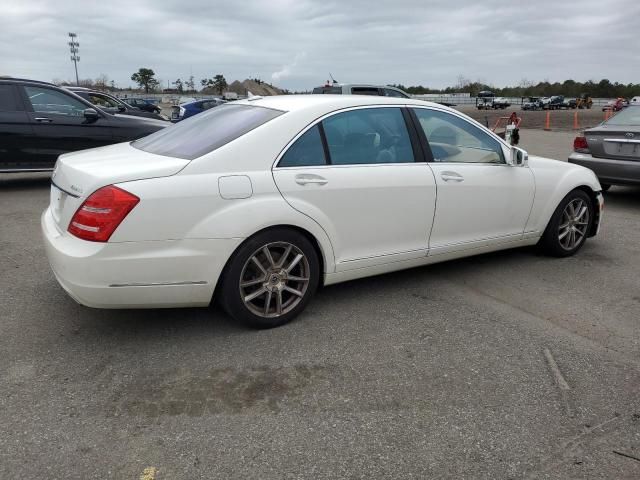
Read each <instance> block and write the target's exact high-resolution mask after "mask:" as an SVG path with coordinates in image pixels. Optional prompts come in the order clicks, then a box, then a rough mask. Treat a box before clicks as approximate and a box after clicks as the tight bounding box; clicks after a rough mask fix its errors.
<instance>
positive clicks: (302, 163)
mask: <svg viewBox="0 0 640 480" xmlns="http://www.w3.org/2000/svg"><path fill="white" fill-rule="evenodd" d="M325 163H326V161H325V158H324V147H323V146H322V137H321V136H320V128H319V127H318V125H315V126H314V127H313V128H311V129H309V130H307V131H306V132H305V133H304V134H303V135H302V136H301V137H300V138H298V140H296V141H295V143H294V144H293V145H291V147H290V148H289V150H287V153H285V154H284V155H283V157H282V159H280V162H279V163H278V166H279V167H308V166H315V165H324V164H325Z"/></svg>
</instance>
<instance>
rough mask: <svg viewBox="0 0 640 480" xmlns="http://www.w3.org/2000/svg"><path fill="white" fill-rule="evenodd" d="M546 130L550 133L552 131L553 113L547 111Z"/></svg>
mask: <svg viewBox="0 0 640 480" xmlns="http://www.w3.org/2000/svg"><path fill="white" fill-rule="evenodd" d="M544 129H545V130H547V131H549V130H551V112H550V111H548V110H547V118H546V120H545V122H544Z"/></svg>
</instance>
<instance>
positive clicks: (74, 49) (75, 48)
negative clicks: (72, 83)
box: [69, 32, 80, 86]
mask: <svg viewBox="0 0 640 480" xmlns="http://www.w3.org/2000/svg"><path fill="white" fill-rule="evenodd" d="M69 38H70V39H71V41H70V42H69V50H70V51H71V60H72V61H73V66H74V67H75V68H76V85H77V86H80V80H79V79H78V62H79V61H80V56H79V55H78V53H79V52H80V44H79V43H78V42H77V41H76V39H77V38H78V35H76V34H75V33H71V32H69Z"/></svg>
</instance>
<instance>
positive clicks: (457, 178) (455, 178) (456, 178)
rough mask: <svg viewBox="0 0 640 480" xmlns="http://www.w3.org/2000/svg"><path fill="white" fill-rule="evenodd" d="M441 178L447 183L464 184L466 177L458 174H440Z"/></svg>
mask: <svg viewBox="0 0 640 480" xmlns="http://www.w3.org/2000/svg"><path fill="white" fill-rule="evenodd" d="M440 178H442V179H443V180H444V181H445V182H463V181H464V177H463V176H462V175H460V174H459V173H456V172H442V173H441V174H440Z"/></svg>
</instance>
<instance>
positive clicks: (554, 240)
mask: <svg viewBox="0 0 640 480" xmlns="http://www.w3.org/2000/svg"><path fill="white" fill-rule="evenodd" d="M592 222H593V204H592V202H591V199H590V198H589V196H588V195H587V194H586V193H585V192H583V191H582V190H574V191H572V192H570V193H569V194H568V195H567V196H566V197H564V198H563V199H562V201H561V202H560V205H558V208H556V211H555V212H554V213H553V216H552V217H551V220H550V221H549V225H547V229H546V230H545V232H544V235H543V236H542V239H541V242H540V244H541V246H542V248H543V249H544V250H545V251H546V252H547V253H549V254H550V255H553V256H556V257H568V256H569V255H573V254H574V253H576V252H577V251H578V250H579V249H580V248H581V247H582V245H584V242H585V240H586V239H587V236H588V235H589V231H590V229H591V224H592Z"/></svg>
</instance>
